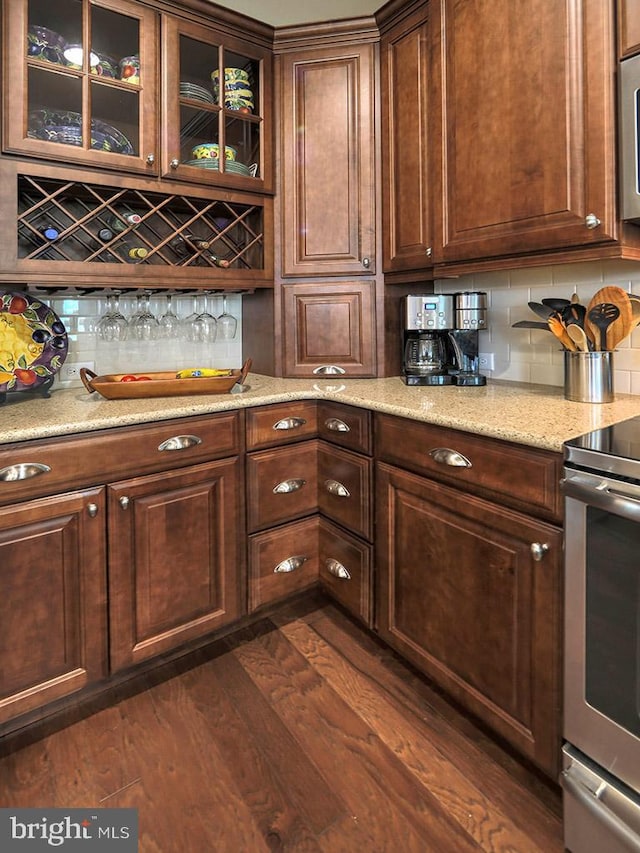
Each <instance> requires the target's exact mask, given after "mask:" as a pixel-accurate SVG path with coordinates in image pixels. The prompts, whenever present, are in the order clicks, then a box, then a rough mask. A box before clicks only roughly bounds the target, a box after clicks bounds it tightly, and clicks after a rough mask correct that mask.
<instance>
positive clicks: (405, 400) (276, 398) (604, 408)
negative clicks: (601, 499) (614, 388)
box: [0, 374, 640, 451]
mask: <svg viewBox="0 0 640 853" xmlns="http://www.w3.org/2000/svg"><path fill="white" fill-rule="evenodd" d="M304 399H317V400H319V399H324V400H333V401H336V402H340V403H345V404H348V405H352V406H357V407H359V408H366V409H370V410H373V411H378V412H384V413H386V414H390V415H396V416H398V417H405V418H410V419H412V420H417V421H423V422H425V423H431V424H436V425H438V426H443V427H449V428H451V429H458V430H462V431H464V432H470V433H474V434H478V435H486V436H490V437H492V438H498V439H502V440H504V441H510V442H514V443H516V444H524V445H527V446H531V447H538V448H542V449H545V450H551V451H561V450H562V445H563V442H564V441H566V440H567V439H569V438H573V437H575V436H577V435H583V434H584V433H587V432H591V431H592V430H595V429H601V428H603V427H606V426H610V425H611V424H613V423H617V422H619V421H622V420H626V419H628V418H631V417H634V416H636V415H638V414H640V396H636V395H631V394H617V395H616V399H615V401H614V402H613V403H605V404H590V403H574V402H571V401H568V400H565V399H564V394H563V390H562V388H558V387H555V386H547V385H529V384H526V383H520V382H506V381H491V380H489V381H488V382H487V385H486V386H481V387H479V388H458V387H455V386H450V387H444V388H441V387H435V388H429V387H426V388H425V387H417V388H415V387H407V385H405V383H404V381H403V380H402V377H399V376H395V377H387V378H383V379H343V378H341V377H338V378H334V377H331V379H330V380H328V379H327V378H326V377H323V378H322V379H318V380H313V379H279V378H274V377H270V376H263V375H260V374H250V375H249V376H248V378H247V382H246V385H245V387H244V390H243V392H242V393H231V394H224V395H198V396H190V397H161V398H141V399H127V400H106V399H104V398H103V397H101V396H99V394H98V393H94V394H89V393H88V392H87V391H86V390H85V389H84V388H73V389H59V390H54V391H52V393H51V396H50V397H49V398H47V399H45V398H42V397H37V396H29V397H28V398H27V395H21V394H19V393H15V394H8V395H7V398H6V401H5V403H3V404H2V405H0V446H1V445H2V444H10V443H14V442H22V441H31V440H38V439H44V438H52V437H57V436H65V435H73V434H78V433H87V432H94V431H96V430H103V429H111V428H114V427H122V426H133V425H136V424H146V423H153V422H161V421H164V420H170V419H174V418H186V417H193V416H197V415H203V414H209V413H211V414H213V413H216V412H224V411H230V410H234V409H242V408H248V407H251V406H264V405H268V404H270V403H281V402H287V401H295V400H304Z"/></svg>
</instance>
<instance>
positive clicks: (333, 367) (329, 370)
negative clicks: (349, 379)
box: [313, 364, 347, 376]
mask: <svg viewBox="0 0 640 853" xmlns="http://www.w3.org/2000/svg"><path fill="white" fill-rule="evenodd" d="M346 372H347V371H346V370H345V369H344V367H340V365H338V364H321V365H319V366H318V367H314V368H313V373H314V374H315V375H316V376H329V375H333V374H336V373H346Z"/></svg>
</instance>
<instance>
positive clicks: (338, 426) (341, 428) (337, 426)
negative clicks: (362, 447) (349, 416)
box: [324, 418, 351, 432]
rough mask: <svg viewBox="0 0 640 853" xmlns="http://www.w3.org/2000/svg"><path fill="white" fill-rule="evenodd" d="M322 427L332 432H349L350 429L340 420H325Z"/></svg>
mask: <svg viewBox="0 0 640 853" xmlns="http://www.w3.org/2000/svg"><path fill="white" fill-rule="evenodd" d="M324 425H325V426H326V428H327V429H330V430H331V431H332V432H351V427H350V426H349V425H348V424H345V422H344V421H341V420H340V418H327V419H326V421H325V422H324Z"/></svg>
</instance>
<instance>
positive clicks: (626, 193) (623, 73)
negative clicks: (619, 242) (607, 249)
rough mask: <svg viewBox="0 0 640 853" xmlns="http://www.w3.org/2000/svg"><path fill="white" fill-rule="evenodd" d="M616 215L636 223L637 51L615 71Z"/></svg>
mask: <svg viewBox="0 0 640 853" xmlns="http://www.w3.org/2000/svg"><path fill="white" fill-rule="evenodd" d="M618 115H619V131H620V140H619V144H620V204H621V209H620V216H621V218H622V219H626V220H630V221H632V222H637V223H639V224H640V55H639V56H632V57H630V58H629V59H623V60H622V62H621V63H620V74H619V104H618Z"/></svg>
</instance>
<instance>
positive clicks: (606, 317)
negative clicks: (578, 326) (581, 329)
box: [587, 302, 620, 350]
mask: <svg viewBox="0 0 640 853" xmlns="http://www.w3.org/2000/svg"><path fill="white" fill-rule="evenodd" d="M619 316H620V309H619V308H618V306H617V305H614V304H613V303H612V302H601V303H600V304H599V305H594V306H593V308H591V309H590V310H589V311H588V312H587V326H588V327H589V328H590V329H591V332H592V334H593V336H594V340H595V341H596V347H597V348H598V349H601V350H606V349H608V346H607V330H608V329H609V326H611V324H612V323H614V322H615V321H616V320H617V319H618V317H619Z"/></svg>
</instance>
